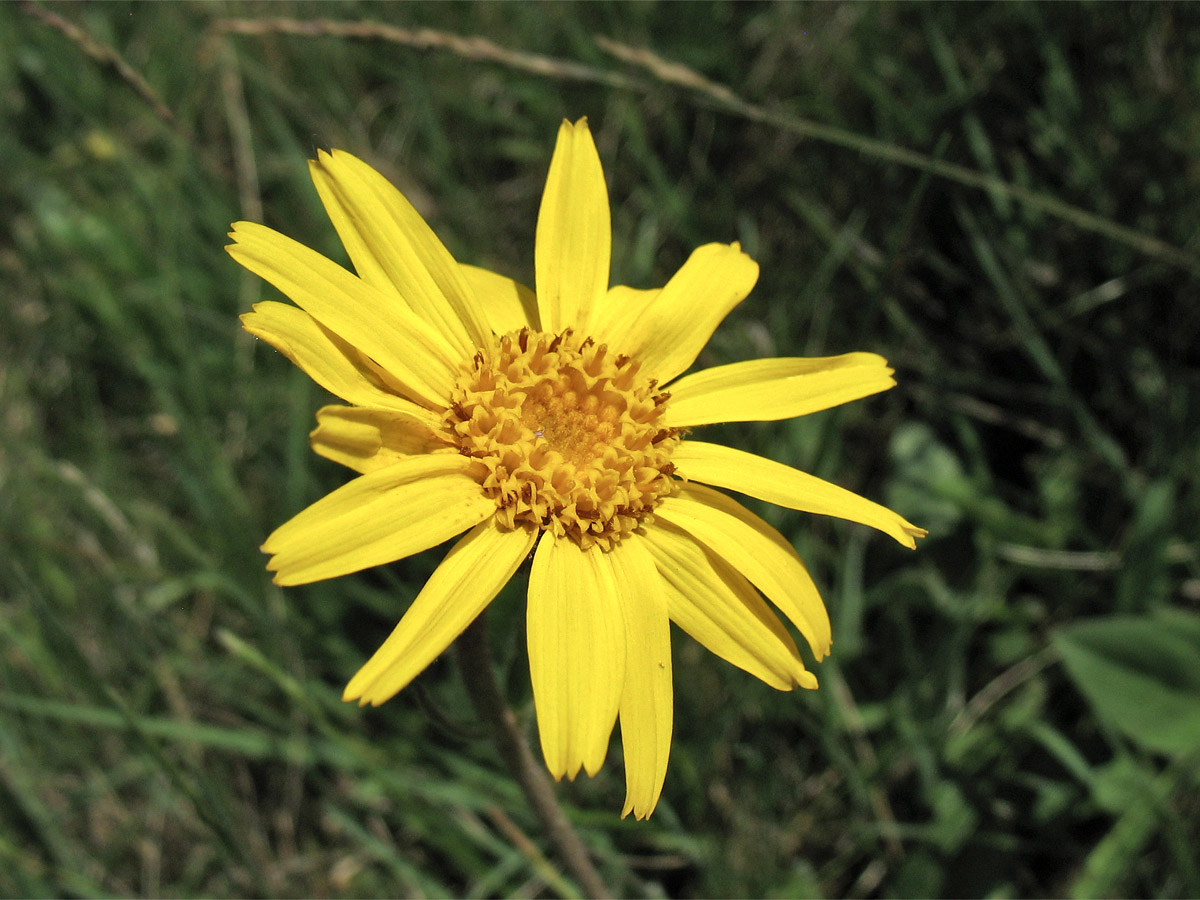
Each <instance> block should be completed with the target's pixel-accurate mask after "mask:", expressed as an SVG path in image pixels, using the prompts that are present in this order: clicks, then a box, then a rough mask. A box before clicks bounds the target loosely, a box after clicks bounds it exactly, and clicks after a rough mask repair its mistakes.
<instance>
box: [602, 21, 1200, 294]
mask: <svg viewBox="0 0 1200 900" xmlns="http://www.w3.org/2000/svg"><path fill="white" fill-rule="evenodd" d="M596 44H597V45H598V46H599V47H600V48H601V49H602V50H605V51H607V52H608V53H611V54H612V55H613V56H615V57H616V58H617V59H620V60H621V61H623V62H627V63H630V64H631V65H636V66H639V67H641V68H643V69H645V70H646V71H648V72H650V73H651V74H652V75H653V76H654V77H655V78H657V79H659V80H660V81H662V82H663V83H665V84H671V85H674V86H676V87H681V88H684V89H686V90H689V91H692V92H693V93H695V94H698V95H700V96H702V97H706V98H708V99H709V100H710V101H712V103H713V104H714V105H715V106H717V107H719V108H721V109H723V110H725V111H726V112H730V113H734V114H736V115H739V116H741V117H742V118H745V119H749V120H751V121H754V122H762V123H763V124H766V125H771V126H773V127H775V128H778V129H779V130H781V131H786V132H789V133H790V134H794V135H796V136H798V137H805V138H812V139H814V140H818V141H824V142H825V143H828V144H834V145H836V146H839V147H846V148H848V149H851V150H857V151H858V152H859V153H862V154H864V155H867V156H873V157H875V158H877V159H883V160H887V161H888V162H894V163H899V164H900V165H902V166H908V167H909V168H912V169H918V170H920V171H922V172H930V173H932V174H934V175H938V176H940V177H942V178H945V179H947V180H949V181H956V182H958V183H959V184H964V185H967V186H968V187H975V188H980V189H982V190H985V191H991V192H994V193H999V194H1004V195H1006V196H1008V197H1011V198H1012V199H1014V200H1017V201H1019V202H1021V203H1023V204H1025V205H1026V206H1028V207H1031V208H1033V209H1040V210H1041V211H1042V212H1044V213H1046V214H1047V215H1050V216H1054V217H1055V218H1057V219H1063V220H1064V221H1067V222H1070V223H1071V224H1072V225H1074V226H1075V227H1076V228H1080V229H1082V230H1084V231H1091V232H1094V233H1096V234H1100V235H1103V236H1104V237H1107V238H1110V239H1111V240H1114V241H1118V242H1120V243H1122V244H1126V245H1127V246H1130V247H1133V248H1134V249H1135V250H1138V251H1140V252H1142V253H1145V254H1147V255H1149V256H1154V257H1157V258H1159V259H1162V260H1165V261H1167V262H1170V263H1172V264H1173V265H1176V266H1179V267H1180V268H1183V269H1186V270H1187V271H1189V272H1191V273H1192V274H1200V258H1198V257H1197V256H1196V255H1195V254H1193V253H1189V252H1188V251H1186V250H1183V249H1181V248H1179V247H1176V246H1174V245H1173V244H1168V243H1167V242H1166V241H1163V240H1160V239H1159V238H1156V237H1154V236H1153V235H1149V234H1144V233H1143V232H1141V231H1138V230H1136V229H1134V228H1129V227H1127V226H1125V225H1121V224H1118V223H1117V222H1114V221H1113V220H1112V219H1107V218H1105V217H1104V216H1100V215H1097V214H1096V213H1093V212H1089V211H1088V210H1086V209H1080V208H1079V207H1078V206H1073V205H1072V204H1070V203H1064V202H1063V201H1062V200H1059V199H1058V198H1057V197H1053V196H1051V195H1049V194H1045V193H1040V192H1038V191H1034V190H1030V189H1029V188H1026V187H1021V186H1020V185H1016V184H1011V183H1009V182H1007V181H1004V180H1003V179H1001V178H997V177H995V176H994V175H987V174H985V173H983V172H978V171H976V170H974V169H969V168H967V167H966V166H960V165H956V164H955V163H949V162H945V161H943V160H940V159H935V158H934V157H932V156H926V155H925V154H923V153H918V152H916V151H915V150H909V149H907V148H905V147H897V146H896V145H895V144H890V143H888V142H886V141H880V140H876V139H874V138H869V137H864V136H862V135H860V134H855V133H854V132H852V131H846V130H844V129H841V128H835V127H834V126H832V125H822V124H820V123H818V122H813V121H810V120H808V119H802V118H799V117H797V116H791V115H788V114H787V113H783V112H777V111H774V110H769V109H766V108H765V107H762V106H757V105H756V104H753V103H750V102H749V101H747V100H744V99H742V98H741V97H739V96H738V95H737V94H735V93H734V92H733V91H732V90H730V89H729V88H728V87H726V86H725V85H723V84H718V83H717V82H715V81H710V80H709V79H707V78H705V77H704V76H702V75H700V74H699V73H698V72H695V71H694V70H692V69H689V68H688V67H687V66H684V65H681V64H680V63H676V62H671V61H669V60H665V59H663V58H662V57H660V56H658V55H657V54H655V53H653V52H652V51H650V50H645V49H640V48H636V47H629V46H627V45H625V44H620V43H618V42H616V41H613V40H609V39H608V38H605V37H603V36H597V37H596Z"/></svg>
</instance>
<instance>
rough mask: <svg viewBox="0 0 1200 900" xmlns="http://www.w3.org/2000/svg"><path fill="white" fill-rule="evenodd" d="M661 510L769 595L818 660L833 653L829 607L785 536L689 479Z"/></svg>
mask: <svg viewBox="0 0 1200 900" xmlns="http://www.w3.org/2000/svg"><path fill="white" fill-rule="evenodd" d="M656 514H657V515H658V516H659V517H660V518H662V519H663V520H664V521H666V522H670V523H671V524H672V525H674V526H676V527H677V528H680V529H682V530H683V531H685V532H687V533H688V534H689V535H691V536H692V537H693V538H694V539H695V540H697V541H699V542H700V543H701V544H703V545H704V546H705V547H707V548H708V549H709V550H711V551H712V552H713V553H715V554H716V555H717V556H719V557H720V558H721V559H723V560H725V562H726V563H728V564H729V565H730V566H731V567H732V568H734V569H736V570H737V571H739V572H741V573H742V574H743V575H745V576H746V577H747V578H749V579H750V581H751V582H752V583H753V584H754V586H755V587H757V588H758V589H759V590H760V591H762V592H763V593H764V594H766V595H767V598H768V599H769V600H770V601H771V602H772V603H774V604H775V605H776V606H777V607H779V609H780V610H782V611H783V614H784V615H786V616H787V617H788V618H789V619H790V620H791V622H792V624H793V625H795V626H796V627H797V628H798V629H799V630H800V633H801V634H802V635H804V637H805V639H806V640H807V641H808V644H809V646H810V647H811V648H812V652H813V655H814V656H816V658H817V659H818V660H821V659H824V658H825V656H826V655H827V654H828V653H829V645H830V642H831V633H830V627H829V613H828V612H827V611H826V610H825V604H824V603H823V602H822V600H821V595H820V593H819V592H818V591H817V586H816V585H815V584H813V580H812V578H811V576H809V574H808V570H807V569H806V568H804V563H803V562H801V561H800V556H799V554H797V553H796V550H795V548H793V547H792V545H791V544H789V543H788V542H787V541H786V540H784V538H783V536H782V535H781V534H780V533H779V532H778V531H776V530H775V529H774V528H772V527H771V526H770V525H768V524H767V523H766V522H764V521H763V520H762V519H760V518H759V517H758V516H756V515H754V513H752V512H750V510H748V509H746V508H745V507H744V506H742V505H741V504H740V503H738V502H737V501H736V500H733V499H731V498H729V497H727V496H725V495H724V494H722V493H721V492H720V491H714V490H713V489H712V488H707V487H704V485H700V484H685V485H683V486H681V488H680V491H679V493H678V494H676V495H674V496H673V497H668V498H667V499H666V500H664V501H663V502H662V504H660V506H659V507H658V509H657V510H656Z"/></svg>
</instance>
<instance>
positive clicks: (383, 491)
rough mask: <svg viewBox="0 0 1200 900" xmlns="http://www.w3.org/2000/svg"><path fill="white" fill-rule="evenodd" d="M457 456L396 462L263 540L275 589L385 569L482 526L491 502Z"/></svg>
mask: <svg viewBox="0 0 1200 900" xmlns="http://www.w3.org/2000/svg"><path fill="white" fill-rule="evenodd" d="M470 465H471V463H470V461H469V460H468V459H467V458H466V457H463V456H460V455H458V454H457V453H435V454H432V455H429V456H412V457H407V458H405V459H401V460H400V461H399V462H397V463H395V464H394V465H391V466H388V467H387V468H386V469H380V470H379V471H376V472H372V473H370V474H369V475H362V476H360V477H358V478H356V479H354V480H353V481H351V482H350V483H349V484H345V485H343V486H342V487H340V488H338V489H337V490H336V491H334V492H333V493H332V494H328V495H326V496H325V497H322V498H321V499H320V500H318V501H317V502H316V503H314V504H313V505H312V506H310V507H308V508H307V509H305V510H303V511H302V512H300V513H299V514H297V515H296V516H294V517H292V518H291V519H290V520H289V521H287V522H285V523H284V524H283V525H280V526H279V527H278V528H276V529H275V531H274V532H273V533H272V534H271V536H270V537H268V538H267V540H266V542H265V543H264V544H263V546H262V549H263V552H264V553H270V554H272V558H271V561H270V562H269V563H267V569H269V570H270V571H272V572H274V573H275V583H276V584H283V585H293V584H307V583H308V582H310V581H320V580H322V579H324V578H336V577H337V576H338V575H345V574H347V573H348V572H357V571H358V570H359V569H366V568H369V567H370V566H378V565H382V564H383V563H389V562H392V561H394V560H397V559H402V558H404V557H405V556H411V555H412V554H413V553H417V552H419V551H421V550H426V549H428V548H430V547H433V546H435V545H436V544H440V543H441V542H442V541H445V540H448V539H450V538H452V537H454V536H455V535H456V534H459V533H461V532H463V531H466V530H467V529H468V528H472V527H474V526H475V525H477V524H479V523H480V522H482V521H483V520H484V519H486V518H487V517H488V516H490V515H493V514H494V513H495V511H496V504H495V501H493V500H489V499H488V498H487V497H485V496H484V494H483V490H482V488H480V486H479V484H478V482H476V481H475V480H474V479H473V478H471V477H470V475H468V474H467V472H468V469H469V467H470Z"/></svg>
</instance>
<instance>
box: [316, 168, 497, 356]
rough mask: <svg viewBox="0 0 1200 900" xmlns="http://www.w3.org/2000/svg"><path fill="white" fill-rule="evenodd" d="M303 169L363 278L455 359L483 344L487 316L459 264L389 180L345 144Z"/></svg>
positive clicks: (472, 351) (487, 331)
mask: <svg viewBox="0 0 1200 900" xmlns="http://www.w3.org/2000/svg"><path fill="white" fill-rule="evenodd" d="M309 171H310V172H311V174H312V179H313V183H314V184H315V185H316V186H317V193H318V194H320V195H321V202H322V203H324V204H325V209H326V211H327V212H328V213H329V218H330V220H331V221H332V222H333V227H334V228H336V229H337V233H338V236H339V237H341V239H342V244H343V245H345V247H346V252H347V253H348V254H349V255H350V260H351V261H352V262H353V263H354V268H355V269H356V270H357V271H358V274H359V276H360V277H361V278H362V279H363V281H366V282H367V283H368V284H370V285H372V286H374V287H376V288H379V289H380V290H382V291H388V290H390V291H392V292H394V293H396V294H398V295H399V296H400V297H402V298H404V302H405V303H406V304H408V306H409V307H410V308H411V309H412V310H413V312H415V313H416V314H417V315H419V316H420V317H421V318H423V319H424V320H425V321H426V322H428V323H430V324H431V325H433V326H434V327H435V328H436V329H437V331H438V333H439V334H441V336H442V337H443V338H445V339H446V341H447V343H449V344H450V346H452V347H454V348H455V350H456V351H458V354H459V356H460V357H461V358H462V359H469V358H470V357H471V355H472V354H473V353H474V352H475V350H476V349H477V348H479V347H483V346H486V342H487V340H488V338H490V337H491V334H490V332H489V329H488V325H487V319H486V318H485V317H484V315H483V312H482V310H481V309H480V308H479V305H478V303H476V301H475V297H474V295H473V294H472V293H471V289H470V287H469V286H468V285H467V283H466V281H465V280H464V279H463V277H462V273H461V272H460V271H459V267H458V263H457V262H455V261H454V257H452V256H451V255H450V251H449V250H447V249H446V248H445V246H443V245H442V242H441V241H439V240H438V238H437V235H435V234H434V233H433V230H432V229H431V228H430V227H429V226H428V225H427V224H426V223H425V220H424V219H422V218H421V215H420V213H418V212H417V211H416V210H415V209H413V206H412V204H411V203H409V202H408V200H407V199H405V197H404V195H403V194H401V193H400V192H399V191H398V190H396V188H395V187H393V185H392V183H391V182H390V181H388V180H387V179H386V178H384V177H383V176H382V175H380V174H379V172H377V171H375V169H373V168H371V167H370V166H369V165H367V164H366V163H365V162H363V161H362V160H361V159H358V158H357V157H355V156H352V155H351V154H349V153H347V152H345V151H344V150H334V151H333V152H332V153H326V152H325V151H324V150H322V151H320V152H319V153H318V154H317V158H316V159H314V160H310V161H309Z"/></svg>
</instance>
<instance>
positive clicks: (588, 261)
mask: <svg viewBox="0 0 1200 900" xmlns="http://www.w3.org/2000/svg"><path fill="white" fill-rule="evenodd" d="M609 216H610V213H609V208H608V186H607V185H606V184H605V183H604V170H603V169H602V168H601V167H600V154H598V153H597V152H596V144H595V142H594V141H593V140H592V133H591V132H590V131H589V130H588V125H587V119H580V120H579V121H578V122H576V123H575V124H573V125H572V124H571V123H570V122H563V123H562V127H561V128H559V130H558V142H557V143H556V144H555V145H554V157H553V159H551V161H550V173H549V175H547V176H546V190H545V192H544V193H543V194H542V205H541V209H540V210H539V211H538V221H537V239H536V243H535V247H534V268H535V274H536V277H537V302H538V310H539V313H540V320H541V323H542V328H543V329H544V330H546V331H549V332H553V333H555V334H557V333H558V332H560V331H562V330H563V329H564V328H574V329H576V330H577V331H579V332H580V333H581V334H586V333H588V332H587V323H588V317H589V315H590V313H591V309H592V307H593V306H594V305H595V304H596V303H597V302H599V301H600V299H601V298H602V297H603V296H604V292H605V291H606V290H607V289H608V266H609V258H610V257H611V255H612V223H611V221H610V218H609Z"/></svg>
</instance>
